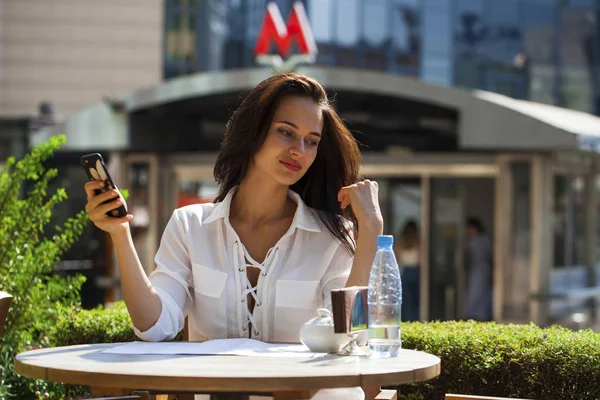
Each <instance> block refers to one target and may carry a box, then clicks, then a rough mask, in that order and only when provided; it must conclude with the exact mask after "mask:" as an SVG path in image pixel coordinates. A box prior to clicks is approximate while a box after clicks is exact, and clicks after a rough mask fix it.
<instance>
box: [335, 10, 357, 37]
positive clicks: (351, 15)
mask: <svg viewBox="0 0 600 400" xmlns="http://www.w3.org/2000/svg"><path fill="white" fill-rule="evenodd" d="M336 15H337V18H336V38H337V42H338V43H339V44H340V45H345V46H354V45H355V44H356V43H357V41H358V15H359V2H358V0H337V10H336Z"/></svg>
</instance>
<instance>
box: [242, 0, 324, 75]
mask: <svg viewBox="0 0 600 400" xmlns="http://www.w3.org/2000/svg"><path fill="white" fill-rule="evenodd" d="M294 41H295V42H296V48H297V49H298V53H297V54H292V55H289V54H290V51H291V49H292V43H293V42H294ZM273 42H274V43H275V46H276V47H277V51H278V52H279V54H271V53H270V48H271V44H272V43H273ZM254 54H255V56H256V62H257V63H258V64H261V65H268V66H270V67H272V68H275V69H278V70H280V71H292V70H293V69H294V68H295V67H296V66H297V65H299V64H304V63H313V62H314V61H315V56H316V54H317V44H316V43H315V38H314V37H313V33H312V30H311V29H310V25H309V23H308V17H307V16H306V12H305V11H304V6H303V5H302V2H300V1H296V2H295V3H294V5H293V8H292V12H291V13H290V16H289V18H288V22H287V25H286V24H285V22H284V21H283V17H282V16H281V13H280V12H279V8H278V7H277V4H275V2H269V3H268V4H267V14H266V15H265V19H264V21H263V24H262V27H261V28H260V32H259V34H258V39H257V41H256V47H255V48H254ZM284 57H285V61H284Z"/></svg>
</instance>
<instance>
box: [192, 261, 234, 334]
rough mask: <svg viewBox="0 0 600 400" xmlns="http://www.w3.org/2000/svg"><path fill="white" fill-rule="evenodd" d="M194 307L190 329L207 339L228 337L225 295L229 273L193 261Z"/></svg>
mask: <svg viewBox="0 0 600 400" xmlns="http://www.w3.org/2000/svg"><path fill="white" fill-rule="evenodd" d="M192 276H193V278H194V282H193V283H194V284H193V287H194V292H195V295H194V307H193V308H192V310H191V312H190V316H191V317H192V318H191V321H190V322H191V325H190V330H193V331H196V332H199V333H200V334H201V335H202V336H203V337H206V338H207V339H223V338H226V337H227V318H226V317H225V316H226V315H227V312H226V311H227V310H226V297H227V296H224V295H223V291H224V289H225V285H226V284H227V277H228V274H227V273H226V272H222V271H217V270H215V269H212V268H209V267H207V266H204V265H201V264H195V263H192Z"/></svg>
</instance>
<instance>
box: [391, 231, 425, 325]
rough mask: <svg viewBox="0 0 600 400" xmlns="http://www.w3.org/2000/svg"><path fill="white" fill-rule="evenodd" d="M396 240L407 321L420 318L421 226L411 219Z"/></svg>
mask: <svg viewBox="0 0 600 400" xmlns="http://www.w3.org/2000/svg"><path fill="white" fill-rule="evenodd" d="M399 236H400V238H399V240H398V241H396V249H395V252H396V258H397V259H398V265H399V266H400V271H401V275H402V313H403V314H404V318H403V320H405V321H418V320H419V293H420V291H419V285H420V279H419V228H418V227H417V223H416V222H415V221H413V220H409V221H408V222H407V223H406V224H405V225H404V227H403V228H402V231H401V232H400V235H399Z"/></svg>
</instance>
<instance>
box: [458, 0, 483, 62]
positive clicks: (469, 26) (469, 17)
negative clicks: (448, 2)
mask: <svg viewBox="0 0 600 400" xmlns="http://www.w3.org/2000/svg"><path fill="white" fill-rule="evenodd" d="M483 15H484V1H483V0H461V1H457V2H456V14H455V22H454V37H455V47H456V53H457V54H458V55H459V57H463V56H465V55H476V54H478V53H479V52H480V46H481V44H482V42H483V41H484V40H485V38H486V37H487V35H488V34H489V27H487V26H486V25H485V21H484V18H483Z"/></svg>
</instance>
